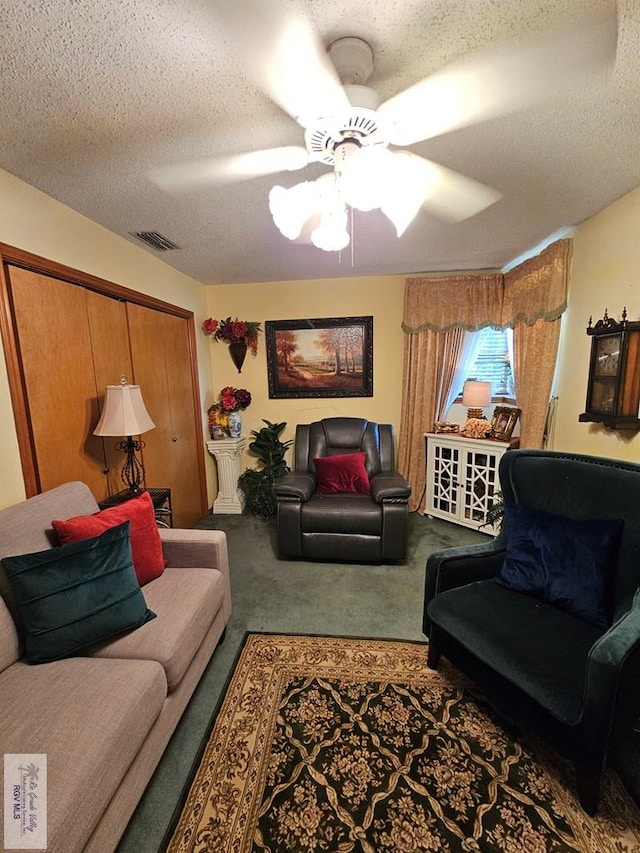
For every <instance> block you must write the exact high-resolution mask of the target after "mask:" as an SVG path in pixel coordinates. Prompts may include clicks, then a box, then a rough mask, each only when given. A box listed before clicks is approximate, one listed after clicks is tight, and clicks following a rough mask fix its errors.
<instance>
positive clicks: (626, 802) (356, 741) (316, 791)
mask: <svg viewBox="0 0 640 853" xmlns="http://www.w3.org/2000/svg"><path fill="white" fill-rule="evenodd" d="M426 659H427V653H426V644H424V643H413V642H401V641H390V640H366V639H347V638H339V637H313V636H282V635H269V634H248V635H247V638H246V642H245V645H244V648H243V649H242V651H241V654H240V656H239V658H238V661H237V663H236V667H235V670H234V672H233V674H232V676H231V679H230V682H229V685H228V688H227V692H226V695H225V698H224V700H223V702H222V705H221V707H220V710H219V713H218V716H217V718H216V721H215V725H214V727H213V730H212V733H211V736H210V739H209V741H208V744H207V746H206V748H205V751H204V754H203V757H202V760H201V762H200V765H199V767H198V769H197V771H196V773H195V777H194V780H193V783H192V785H191V789H190V792H189V794H188V796H187V799H186V802H185V804H184V807H183V810H182V814H181V816H180V818H179V820H178V823H177V826H176V829H175V832H174V835H173V838H172V839H171V841H170V842H169V846H168V848H167V849H168V851H169V853H196V851H197V853H201V851H207V853H231V851H233V853H284V851H298V853H311V851H323V853H332V851H336V853H352V851H353V853H391V851H393V852H394V853H419V852H420V851H442V852H443V853H444V851H452V853H455V851H466V852H467V853H484V851H507V853H523V851H526V853H565V852H566V851H567V852H568V851H580V853H609V851H610V853H624V852H625V851H628V853H632V851H633V852H634V853H637V851H638V850H640V811H639V810H638V808H637V807H636V806H635V804H634V803H633V801H632V800H631V798H630V797H629V795H628V794H627V793H626V791H625V789H624V787H623V786H622V783H621V782H620V781H619V779H618V777H617V776H616V775H615V774H613V773H609V774H607V776H606V779H605V782H604V786H603V796H602V801H601V806H600V811H599V814H598V816H597V817H595V818H590V817H588V816H587V815H586V814H585V813H584V812H583V811H582V810H581V809H580V807H579V805H578V802H577V799H576V794H575V785H574V779H573V774H572V769H571V766H570V765H569V764H568V763H565V762H564V761H563V760H562V759H560V758H558V757H557V756H555V754H552V753H551V752H550V751H548V750H547V749H546V748H545V747H544V746H543V745H542V744H540V743H539V742H538V741H533V740H532V741H529V740H525V739H522V738H520V737H518V736H517V735H516V734H514V732H511V731H509V730H508V729H507V728H505V727H504V726H503V724H502V723H501V722H500V718H499V717H497V716H496V715H495V714H494V712H493V710H492V709H491V707H490V706H489V705H488V704H487V703H486V702H484V700H483V699H482V697H481V696H479V695H478V693H477V692H476V691H475V690H474V689H473V687H472V685H471V684H470V683H469V682H468V681H466V680H465V679H464V678H463V677H462V676H461V675H460V674H459V673H457V672H456V671H455V670H454V669H453V668H452V667H450V666H449V665H448V664H447V662H446V661H442V664H441V669H440V670H438V671H437V672H434V671H431V670H429V669H427V666H426Z"/></svg>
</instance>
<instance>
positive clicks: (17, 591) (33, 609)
mask: <svg viewBox="0 0 640 853" xmlns="http://www.w3.org/2000/svg"><path fill="white" fill-rule="evenodd" d="M129 526H130V525H129V522H128V521H126V522H124V524H119V525H118V526H117V527H111V528H109V529H108V530H105V532H104V533H102V534H101V535H100V536H93V537H91V538H90V539H82V540H80V541H78V542H73V543H71V544H70V545H63V546H62V547H61V548H48V549H47V550H46V551H39V552H38V553H35V554H21V555H19V556H16V557H4V558H3V559H2V565H3V567H4V569H5V571H6V574H7V578H8V581H9V585H10V588H11V592H12V593H13V595H14V598H15V600H16V603H17V604H18V606H19V609H20V615H21V616H22V621H23V623H24V627H25V631H26V636H25V653H26V656H27V659H28V661H29V662H30V663H45V662H47V661H51V660H58V659H59V658H64V657H69V656H70V655H74V654H76V653H77V652H79V651H80V650H82V649H84V648H85V647H86V646H89V645H92V644H93V643H97V642H101V641H103V640H107V639H109V638H110V637H113V636H115V635H117V634H121V633H123V632H124V631H131V630H132V629H133V628H137V627H139V626H140V625H144V623H145V622H148V621H149V619H153V618H154V616H155V613H152V612H151V611H150V610H148V609H147V605H146V603H145V600H144V596H143V595H142V590H141V589H140V585H139V584H138V579H137V577H136V573H135V570H134V568H133V562H132V559H131V544H130V541H129Z"/></svg>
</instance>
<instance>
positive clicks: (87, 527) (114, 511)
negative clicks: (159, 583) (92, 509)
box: [51, 492, 166, 586]
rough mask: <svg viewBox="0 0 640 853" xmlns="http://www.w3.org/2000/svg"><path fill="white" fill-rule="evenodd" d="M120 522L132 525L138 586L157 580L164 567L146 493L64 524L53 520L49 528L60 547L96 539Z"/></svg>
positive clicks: (152, 510)
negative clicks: (92, 537)
mask: <svg viewBox="0 0 640 853" xmlns="http://www.w3.org/2000/svg"><path fill="white" fill-rule="evenodd" d="M123 521H129V522H131V526H130V533H129V537H130V539H131V555H132V557H133V567H134V569H135V570H136V577H137V578H138V583H139V584H140V586H144V584H146V583H149V581H152V580H153V579H154V578H158V577H160V575H161V574H162V573H163V571H164V568H165V566H166V562H165V559H164V555H163V553H162V541H161V539H160V534H159V533H158V528H157V526H156V516H155V512H154V509H153V501H152V500H151V495H150V494H149V493H148V492H143V493H142V494H141V495H140V496H139V497H137V498H131V500H128V501H125V502H124V503H121V504H118V505H117V506H112V507H109V508H108V509H103V510H101V511H100V512H96V513H94V514H93V515H77V516H75V517H74V518H68V519H67V520H66V521H52V522H51V526H52V527H53V529H54V530H55V532H56V535H57V536H58V539H59V540H60V542H61V544H62V545H67V544H68V543H69V542H77V541H78V540H79V539H88V538H89V537H91V536H99V535H100V534H101V533H104V531H105V530H108V529H109V528H110V527H116V526H117V525H118V524H122V522H123Z"/></svg>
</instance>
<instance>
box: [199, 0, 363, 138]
mask: <svg viewBox="0 0 640 853" xmlns="http://www.w3.org/2000/svg"><path fill="white" fill-rule="evenodd" d="M215 8H216V12H217V13H218V14H219V17H220V21H221V23H222V25H223V27H224V29H225V30H226V31H227V33H228V34H229V36H230V38H231V40H232V46H233V49H234V51H235V52H236V54H237V55H238V56H239V57H240V59H241V60H242V63H243V71H244V72H245V73H246V74H247V76H248V77H250V78H251V79H252V80H253V81H254V82H255V83H256V84H257V85H258V86H259V87H260V88H261V89H262V90H263V91H264V92H265V93H266V94H267V95H268V96H269V97H270V98H271V100H272V101H274V102H275V103H276V104H278V105H279V106H280V107H281V108H282V109H283V110H284V111H285V112H287V113H288V114H289V115H290V116H292V117H293V118H294V119H295V120H296V121H297V122H298V123H299V124H301V125H302V127H305V128H306V127H308V126H309V124H310V123H311V122H312V121H313V120H314V119H317V118H318V117H321V116H327V115H334V114H336V113H337V112H342V111H344V110H345V109H348V108H349V101H348V99H347V96H346V93H345V91H344V89H343V88H342V85H341V83H340V80H339V79H338V75H337V73H336V71H335V68H334V67H333V65H332V63H331V61H330V60H329V58H328V56H327V52H326V50H325V48H324V46H323V44H322V42H321V41H320V40H319V38H318V37H317V35H316V33H315V32H314V29H313V27H312V25H311V23H310V21H309V19H308V17H307V16H306V14H305V13H304V11H303V8H302V4H300V3H293V4H292V3H288V4H283V3H282V2H276V0H219V2H217V3H216V6H215Z"/></svg>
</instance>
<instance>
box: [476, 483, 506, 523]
mask: <svg viewBox="0 0 640 853" xmlns="http://www.w3.org/2000/svg"><path fill="white" fill-rule="evenodd" d="M503 524H504V498H503V497H502V492H494V493H493V496H492V497H491V499H490V501H489V508H488V509H487V515H486V517H485V520H484V524H481V525H480V530H482V528H483V527H493V525H497V527H498V530H502V526H503Z"/></svg>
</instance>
